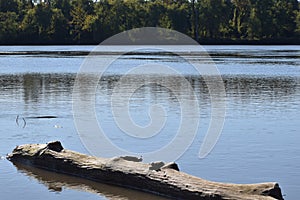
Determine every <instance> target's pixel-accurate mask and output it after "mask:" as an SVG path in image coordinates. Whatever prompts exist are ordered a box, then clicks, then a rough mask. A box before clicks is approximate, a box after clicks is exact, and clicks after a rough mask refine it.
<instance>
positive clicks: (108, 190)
mask: <svg viewBox="0 0 300 200" xmlns="http://www.w3.org/2000/svg"><path fill="white" fill-rule="evenodd" d="M14 166H15V167H16V168H17V169H18V171H19V172H21V173H23V174H25V175H27V176H29V177H32V178H34V179H36V180H38V182H40V183H42V184H43V185H45V186H46V187H47V188H48V190H49V191H54V192H63V190H64V189H72V190H79V191H85V192H90V193H95V194H99V195H101V196H104V197H105V198H107V199H118V200H126V199H128V200H131V199H132V200H135V199H136V200H146V199H147V200H149V199H157V200H164V199H166V198H163V197H159V196H154V195H151V194H148V193H144V192H139V191H135V190H131V189H125V188H121V187H116V186H112V185H107V184H102V183H97V182H94V181H89V180H86V179H82V178H77V177H73V176H68V175H64V174H57V173H54V172H49V171H45V170H42V169H38V168H35V167H30V166H26V165H22V164H19V163H14Z"/></svg>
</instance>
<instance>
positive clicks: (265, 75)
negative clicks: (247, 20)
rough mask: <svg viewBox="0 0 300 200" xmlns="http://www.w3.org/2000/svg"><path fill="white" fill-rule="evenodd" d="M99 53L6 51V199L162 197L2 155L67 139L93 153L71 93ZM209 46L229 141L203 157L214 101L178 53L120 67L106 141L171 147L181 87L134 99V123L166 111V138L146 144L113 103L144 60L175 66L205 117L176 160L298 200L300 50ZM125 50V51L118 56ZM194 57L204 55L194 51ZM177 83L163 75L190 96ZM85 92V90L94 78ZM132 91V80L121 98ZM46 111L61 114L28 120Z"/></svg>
mask: <svg viewBox="0 0 300 200" xmlns="http://www.w3.org/2000/svg"><path fill="white" fill-rule="evenodd" d="M93 48H94V47H93V46H50V47H49V46H43V47H42V46H22V47H18V46H10V47H8V46H1V47H0V88H1V90H0V92H1V98H0V109H1V112H0V126H1V134H0V142H1V145H0V156H1V160H0V192H1V199H41V197H42V198H43V199H85V198H87V199H99V198H100V199H158V197H156V196H152V195H149V194H144V193H141V192H136V191H132V190H126V189H122V188H119V187H113V186H108V185H104V184H98V183H94V182H91V181H87V180H82V179H79V178H74V177H69V176H64V175H61V174H55V173H52V172H45V171H43V170H38V169H34V168H30V167H27V166H22V165H13V164H11V163H10V162H9V161H7V160H6V159H5V155H6V154H7V153H9V152H11V151H12V149H13V148H14V147H15V146H16V145H19V144H25V143H46V142H48V141H50V140H61V141H62V142H63V145H64V146H65V147H66V148H68V149H72V150H75V151H79V152H82V153H88V151H87V150H86V149H85V147H84V145H83V144H82V143H81V141H80V138H79V136H78V134H77V131H76V128H75V125H74V121H73V113H72V92H73V84H74V79H75V77H76V73H77V72H78V70H79V68H80V65H81V64H82V62H83V61H84V58H85V55H87V54H88V52H89V51H91V50H92V49H93ZM205 48H206V49H207V50H208V52H209V53H210V55H211V56H212V58H213V60H214V61H215V63H216V65H217V67H218V69H219V71H220V73H221V75H222V78H223V80H224V85H225V89H226V94H227V108H226V119H225V124H224V128H223V131H222V135H221V137H220V139H219V141H218V143H217V145H216V146H215V148H214V149H213V151H212V152H211V153H210V154H209V155H208V156H207V157H206V158H204V159H199V158H198V153H199V148H200V146H201V144H202V142H203V138H204V135H205V133H206V131H207V129H208V124H209V118H210V96H209V93H208V90H207V87H206V85H205V83H204V81H203V78H202V77H201V76H199V75H198V74H197V73H196V72H195V70H193V69H192V68H189V67H188V66H187V67H186V66H185V63H184V62H183V61H182V59H180V58H178V57H177V56H174V55H156V54H149V55H147V54H137V55H132V54H130V55H125V56H123V57H121V58H120V59H119V60H118V61H117V62H115V63H114V67H111V68H109V69H108V70H107V71H106V72H105V76H104V77H102V79H101V80H100V81H99V85H98V88H97V94H98V95H96V112H97V113H96V114H97V118H98V120H99V124H100V125H101V127H102V128H103V129H104V130H105V131H107V132H110V133H111V134H110V135H109V136H108V137H109V139H110V140H111V141H112V142H113V143H115V144H116V145H118V146H120V147H122V148H124V149H127V150H130V151H133V152H136V153H140V154H143V152H149V151H154V150H156V149H158V148H161V147H162V146H164V145H165V144H167V143H168V142H169V141H170V138H173V137H174V135H175V133H176V130H177V129H178V126H179V124H180V104H179V102H178V99H177V98H176V95H175V93H174V91H170V90H168V89H167V88H164V87H160V86H158V85H153V84H150V85H146V86H144V87H141V88H139V89H138V90H136V91H135V93H134V94H133V95H132V98H131V100H130V114H131V116H132V119H133V120H134V121H135V122H136V123H137V124H139V125H141V126H143V125H147V124H148V123H149V120H150V119H149V116H148V109H149V106H150V105H151V104H156V103H157V104H161V105H162V106H163V107H164V108H165V110H166V111H167V113H168V115H167V116H168V120H167V121H166V124H165V127H164V129H163V131H162V134H159V135H156V136H155V137H152V138H150V139H147V140H141V139H136V138H130V137H128V136H127V135H124V134H122V132H121V131H120V130H119V129H118V127H117V126H116V124H115V122H114V120H113V117H112V112H111V107H110V97H111V94H112V92H113V88H114V86H115V85H116V84H117V82H118V81H119V79H120V78H121V77H122V75H124V74H125V73H126V72H127V71H128V70H130V69H131V68H132V67H134V66H136V65H139V64H143V63H145V62H154V63H161V64H166V65H170V66H172V67H174V68H175V69H176V70H178V71H180V73H181V74H182V75H184V76H185V78H186V79H187V80H188V81H189V83H190V84H191V86H192V88H193V89H194V91H195V92H196V95H197V97H198V100H199V107H200V113H201V114H200V126H199V130H198V134H197V136H196V138H195V140H194V141H193V143H192V145H191V146H190V147H189V148H188V150H187V151H186V152H185V153H184V154H183V156H182V157H181V158H180V159H179V160H177V162H178V164H179V166H180V169H181V171H185V172H187V173H190V174H193V175H195V176H200V177H202V178H205V179H209V180H213V181H221V182H234V183H256V182H268V181H277V182H279V183H280V185H281V187H282V189H283V193H284V194H285V198H286V199H297V198H298V196H299V195H298V192H299V191H300V185H299V180H300V171H299V168H300V145H299V144H300V135H299V134H300V126H299V124H300V46H206V47H205ZM107 50H108V51H114V50H111V49H107ZM120 50H126V47H122V48H117V50H116V51H120ZM192 51H193V49H191V52H192ZM105 56H110V55H105ZM190 57H191V59H193V60H196V61H197V59H199V58H198V57H197V56H194V55H192V54H191V56H190ZM199 62H200V60H199ZM131 78H132V81H133V82H134V81H140V80H147V79H151V78H152V77H151V76H149V75H147V73H144V74H135V75H132V77H131ZM177 78H178V77H165V78H164V81H165V82H166V83H168V84H171V85H174V87H175V88H176V90H177V91H176V92H178V93H180V94H183V95H186V91H185V89H184V88H182V87H180V85H178V81H177ZM83 87H87V88H88V87H89V84H88V82H87V83H86V85H83ZM126 87H127V88H126ZM131 87H132V85H131V84H126V85H125V89H124V93H126V91H127V89H128V90H129V89H130V88H131ZM83 89H84V88H83ZM120 95H121V94H120ZM187 98H188V97H187ZM18 115H19V120H18V124H17V123H16V117H17V116H18ZM43 115H54V116H57V118H55V119H34V118H31V117H36V116H43ZM190 117H191V118H192V117H199V116H192V115H191V116H190ZM23 118H24V120H23ZM25 122H26V123H25ZM187 131H188V130H187ZM104 156H105V155H104Z"/></svg>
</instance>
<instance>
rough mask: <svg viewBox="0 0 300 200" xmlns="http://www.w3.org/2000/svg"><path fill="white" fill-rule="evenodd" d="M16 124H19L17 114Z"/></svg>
mask: <svg viewBox="0 0 300 200" xmlns="http://www.w3.org/2000/svg"><path fill="white" fill-rule="evenodd" d="M16 124H17V125H18V126H20V125H19V115H17V118H16Z"/></svg>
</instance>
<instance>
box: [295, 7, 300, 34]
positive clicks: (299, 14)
mask: <svg viewBox="0 0 300 200" xmlns="http://www.w3.org/2000/svg"><path fill="white" fill-rule="evenodd" d="M295 22H296V28H295V34H296V36H298V37H300V11H299V10H298V11H296V19H295Z"/></svg>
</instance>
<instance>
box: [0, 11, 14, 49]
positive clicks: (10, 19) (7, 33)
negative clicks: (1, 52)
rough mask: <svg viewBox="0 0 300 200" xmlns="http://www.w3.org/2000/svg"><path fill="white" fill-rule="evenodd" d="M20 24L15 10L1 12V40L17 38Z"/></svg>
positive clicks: (10, 40) (8, 40)
mask: <svg viewBox="0 0 300 200" xmlns="http://www.w3.org/2000/svg"><path fill="white" fill-rule="evenodd" d="M18 25H19V23H18V15H17V14H16V13H15V12H5V13H4V12H0V41H4V42H7V43H9V42H13V41H14V40H15V39H16V38H17V34H18Z"/></svg>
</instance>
